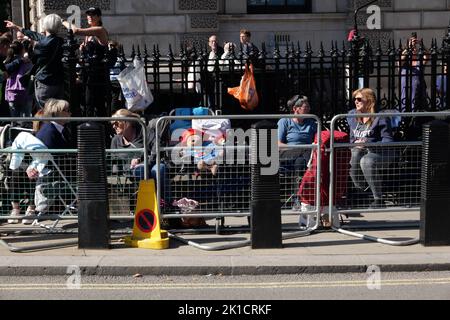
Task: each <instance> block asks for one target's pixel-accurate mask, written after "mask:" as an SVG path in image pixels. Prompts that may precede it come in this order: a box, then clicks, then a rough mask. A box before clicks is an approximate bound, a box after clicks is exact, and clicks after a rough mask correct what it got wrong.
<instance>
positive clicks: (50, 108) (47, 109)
mask: <svg viewBox="0 0 450 320" xmlns="http://www.w3.org/2000/svg"><path fill="white" fill-rule="evenodd" d="M69 108H70V105H69V102H67V101H66V100H59V99H48V100H47V102H46V103H45V105H44V114H43V115H44V117H58V116H59V115H60V114H61V113H62V112H63V111H64V110H67V109H69Z"/></svg>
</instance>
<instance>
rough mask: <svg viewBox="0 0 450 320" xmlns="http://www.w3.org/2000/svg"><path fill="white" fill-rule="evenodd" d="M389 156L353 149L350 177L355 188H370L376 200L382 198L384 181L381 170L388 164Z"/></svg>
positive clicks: (363, 149) (362, 149) (364, 149)
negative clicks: (380, 173)
mask: <svg viewBox="0 0 450 320" xmlns="http://www.w3.org/2000/svg"><path fill="white" fill-rule="evenodd" d="M387 157H388V158H389V154H388V153H387V152H386V153H383V152H377V153H375V152H371V151H370V150H368V149H366V148H353V149H352V157H351V159H350V166H351V167H350V177H351V178H352V181H353V183H354V185H355V187H357V188H359V189H361V190H364V189H366V188H367V186H369V187H370V190H371V191H372V194H373V198H374V199H381V197H382V179H381V177H380V175H379V171H380V168H381V167H382V166H383V165H384V163H386V162H388V159H387Z"/></svg>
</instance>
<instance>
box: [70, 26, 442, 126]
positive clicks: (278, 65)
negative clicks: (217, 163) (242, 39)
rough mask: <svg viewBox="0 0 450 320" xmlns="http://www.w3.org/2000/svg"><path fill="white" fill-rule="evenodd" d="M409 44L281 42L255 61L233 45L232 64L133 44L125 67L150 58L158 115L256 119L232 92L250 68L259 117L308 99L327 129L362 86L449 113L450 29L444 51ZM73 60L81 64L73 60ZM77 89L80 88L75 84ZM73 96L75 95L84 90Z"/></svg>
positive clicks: (198, 52) (410, 106) (407, 104)
mask: <svg viewBox="0 0 450 320" xmlns="http://www.w3.org/2000/svg"><path fill="white" fill-rule="evenodd" d="M69 43H70V41H69ZM402 43H408V41H406V42H405V41H403V42H402V41H400V42H399V43H398V45H397V44H394V42H393V41H389V45H388V47H387V48H385V49H382V48H381V45H380V43H378V44H377V45H376V46H375V47H372V46H371V45H370V43H369V42H368V41H365V40H364V38H360V37H357V38H356V39H354V40H353V41H350V42H347V43H343V44H338V43H337V42H333V43H332V44H331V49H330V50H325V49H324V46H323V45H321V46H320V48H319V49H318V50H317V51H313V49H312V47H311V44H310V43H309V42H307V43H306V46H305V47H302V46H301V45H300V44H299V43H297V44H292V43H291V44H283V45H281V44H276V46H275V49H274V51H273V52H271V53H269V52H267V51H266V46H265V44H264V43H263V44H262V45H261V46H260V48H261V51H259V52H258V53H254V54H252V55H250V56H248V55H246V54H244V53H243V52H242V51H241V50H240V48H238V47H237V48H236V49H235V50H233V47H232V50H231V51H230V52H229V55H228V56H226V57H225V58H224V59H220V58H219V57H218V58H217V59H214V60H208V56H209V53H208V52H207V50H206V47H200V48H190V49H187V48H186V47H184V46H182V48H181V49H180V52H179V53H175V52H174V51H173V49H172V47H171V46H170V47H169V50H168V52H167V53H166V54H163V53H161V51H160V48H159V46H158V45H153V48H152V49H151V50H148V48H147V46H145V47H144V48H143V50H141V48H140V47H139V46H137V47H134V46H133V49H132V53H131V56H130V57H126V56H125V54H124V52H123V50H121V53H120V55H119V61H122V63H123V65H126V64H128V63H131V61H132V60H133V59H134V58H139V59H143V61H144V63H145V66H146V75H147V81H148V83H149V85H150V88H151V90H152V93H153V95H154V98H155V99H154V103H153V105H152V106H151V107H149V108H148V110H147V111H146V112H147V113H151V114H160V113H162V112H169V111H170V110H172V109H173V108H176V107H181V106H199V105H202V106H207V107H210V108H211V109H213V110H221V111H222V113H223V114H225V115H226V114H242V113H248V111H245V110H243V109H242V108H241V107H240V106H239V103H238V101H237V100H236V99H234V98H233V97H232V96H230V95H228V93H227V89H228V88H229V87H235V86H238V85H239V82H240V79H241V76H242V74H243V69H242V66H243V65H244V64H245V63H248V62H252V63H253V64H254V67H255V78H256V84H257V91H258V94H259V96H260V99H259V100H260V104H259V106H258V108H256V110H255V111H252V112H253V113H261V114H269V113H285V112H289V110H287V107H286V102H287V100H289V98H290V97H291V96H293V95H295V94H303V95H306V96H308V97H309V100H310V103H311V107H312V109H311V110H312V112H313V113H315V114H317V115H319V116H320V117H321V118H322V119H323V121H324V123H326V122H328V121H329V120H330V119H331V118H332V116H333V115H335V114H338V113H346V112H348V110H349V109H351V108H353V102H352V100H351V94H352V92H353V91H354V90H355V89H357V88H359V87H362V86H364V87H370V88H372V89H374V90H375V92H376V94H377V99H378V101H377V102H378V106H379V108H380V110H384V109H393V110H398V111H438V110H443V109H446V108H447V106H448V105H450V101H449V100H450V97H449V95H446V92H448V90H450V82H449V81H448V73H447V72H446V66H447V65H448V64H449V63H450V27H449V31H448V34H447V35H446V36H445V37H444V38H443V39H442V44H441V45H440V46H438V41H437V39H432V40H431V44H430V46H428V47H426V46H425V44H424V41H423V40H422V41H421V42H420V44H419V45H418V47H417V48H413V47H411V46H404V45H402ZM73 47H74V46H73V45H72V46H67V48H66V49H67V50H69V49H70V48H73ZM67 56H68V57H72V55H69V54H68V55H67ZM68 61H69V62H70V63H72V64H73V63H74V61H73V59H68ZM81 69H83V66H81ZM70 70H73V68H71V69H70ZM72 72H73V71H72ZM69 83H71V84H72V85H73V83H74V81H73V80H72V81H69ZM78 85H80V84H79V83H78ZM81 85H83V84H81ZM68 92H71V93H72V95H73V93H74V92H83V90H78V91H77V90H68ZM72 99H73V101H77V99H75V98H73V97H72ZM78 100H80V99H78ZM81 101H82V100H81ZM112 109H114V106H113V107H112Z"/></svg>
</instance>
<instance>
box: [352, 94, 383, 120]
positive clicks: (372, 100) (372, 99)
mask: <svg viewBox="0 0 450 320" xmlns="http://www.w3.org/2000/svg"><path fill="white" fill-rule="evenodd" d="M358 93H359V94H361V95H362V96H363V98H364V99H365V100H367V109H368V110H364V113H376V112H377V110H376V107H375V105H376V102H377V97H376V95H375V92H374V91H373V90H372V89H370V88H362V89H357V90H355V91H353V94H352V97H353V98H355V97H356V95H357V94H358ZM368 122H369V123H372V122H373V118H370V119H369V121H368Z"/></svg>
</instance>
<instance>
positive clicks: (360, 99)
mask: <svg viewBox="0 0 450 320" xmlns="http://www.w3.org/2000/svg"><path fill="white" fill-rule="evenodd" d="M353 100H355V101H358V102H361V101H364V99H363V98H359V97H358V98H353Z"/></svg>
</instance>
